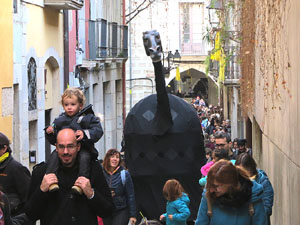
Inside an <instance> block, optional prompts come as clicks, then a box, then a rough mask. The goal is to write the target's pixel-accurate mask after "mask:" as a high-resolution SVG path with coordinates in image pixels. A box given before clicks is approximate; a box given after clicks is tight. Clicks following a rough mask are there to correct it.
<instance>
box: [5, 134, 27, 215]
mask: <svg viewBox="0 0 300 225" xmlns="http://www.w3.org/2000/svg"><path fill="white" fill-rule="evenodd" d="M9 143H10V141H9V139H8V138H7V136H6V135H5V134H3V133H2V132H0V186H1V187H2V189H1V190H2V191H3V192H4V193H5V194H6V196H7V197H8V200H9V204H10V210H11V212H10V213H11V215H12V216H17V215H19V214H21V213H23V212H24V205H25V202H26V196H27V191H28V189H29V184H30V179H31V175H30V172H29V170H28V169H27V168H26V167H25V166H23V165H22V164H21V163H19V162H18V161H16V160H15V159H14V158H13V157H12V150H11V148H10V146H9Z"/></svg>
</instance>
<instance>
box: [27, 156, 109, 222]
mask: <svg viewBox="0 0 300 225" xmlns="http://www.w3.org/2000/svg"><path fill="white" fill-rule="evenodd" d="M46 167H47V164H46V163H42V164H38V165H37V166H35V167H34V169H33V172H32V180H31V184H30V188H29V194H28V202H27V204H26V215H27V216H28V217H29V219H30V220H33V221H36V220H40V221H41V223H40V224H41V225H70V224H72V225H82V224H88V225H97V224H98V222H97V216H100V217H105V216H109V215H111V214H112V212H113V210H114V205H113V201H112V197H111V193H110V190H109V188H108V186H107V183H106V180H105V178H104V175H103V172H102V168H101V166H100V165H99V162H98V161H91V164H90V168H91V169H90V178H89V180H90V183H91V186H92V188H93V189H94V197H92V198H91V199H88V198H87V197H86V196H85V194H84V193H83V194H82V195H76V194H73V193H72V191H71V188H72V186H73V185H74V182H75V181H76V179H77V174H78V162H77V161H76V162H75V165H74V166H73V167H64V166H62V165H60V167H59V169H58V171H57V177H58V181H59V183H58V185H59V190H58V191H56V192H51V193H50V192H42V191H41V189H40V185H41V182H42V179H43V177H44V175H45V172H46Z"/></svg>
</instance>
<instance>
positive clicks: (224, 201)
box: [192, 97, 274, 225]
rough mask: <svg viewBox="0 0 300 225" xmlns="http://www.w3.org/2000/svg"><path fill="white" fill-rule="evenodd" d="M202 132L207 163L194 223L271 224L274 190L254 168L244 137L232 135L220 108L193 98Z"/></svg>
mask: <svg viewBox="0 0 300 225" xmlns="http://www.w3.org/2000/svg"><path fill="white" fill-rule="evenodd" d="M192 105H193V107H194V108H195V110H196V111H197V114H198V117H199V120H200V123H201V126H202V129H203V135H204V143H205V153H206V158H207V163H206V164H205V165H204V166H203V167H202V168H201V174H202V178H201V179H200V180H199V184H200V185H201V186H202V187H203V188H204V191H203V196H202V199H201V204H200V207H199V211H198V216H197V220H196V223H195V224H196V225H216V224H223V223H224V221H226V223H228V224H243V225H244V224H245V225H246V224H270V216H271V215H272V207H273V201H274V190H273V187H272V184H271V182H270V181H269V179H268V176H267V174H266V173H265V172H264V171H263V170H261V169H257V165H256V162H255V160H254V159H253V157H252V149H251V148H247V147H246V144H247V140H246V139H238V138H234V139H233V140H232V139H231V126H230V120H228V119H226V120H225V119H224V118H223V114H222V108H220V107H214V106H212V105H209V106H206V103H205V101H204V100H203V99H201V98H200V97H197V98H196V99H193V101H192Z"/></svg>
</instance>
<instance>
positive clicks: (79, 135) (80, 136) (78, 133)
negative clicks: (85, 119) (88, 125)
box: [75, 130, 84, 141]
mask: <svg viewBox="0 0 300 225" xmlns="http://www.w3.org/2000/svg"><path fill="white" fill-rule="evenodd" d="M75 135H76V141H81V140H82V139H83V137H84V133H83V132H82V130H76V132H75Z"/></svg>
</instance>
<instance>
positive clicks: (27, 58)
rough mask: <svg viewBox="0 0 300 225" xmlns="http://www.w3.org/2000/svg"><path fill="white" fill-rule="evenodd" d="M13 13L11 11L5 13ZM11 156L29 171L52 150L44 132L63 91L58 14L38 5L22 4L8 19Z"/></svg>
mask: <svg viewBox="0 0 300 225" xmlns="http://www.w3.org/2000/svg"><path fill="white" fill-rule="evenodd" d="M10 11H12V10H10ZM11 21H14V23H13V50H12V49H11V50H10V52H13V70H14V73H13V74H14V75H13V79H12V82H13V105H14V110H13V117H12V119H13V122H12V127H13V128H12V130H13V137H12V138H13V141H12V142H13V153H14V156H15V158H16V159H17V160H19V161H20V162H22V163H23V164H24V165H27V166H29V167H31V166H33V165H34V164H35V163H39V162H41V161H44V160H45V158H47V156H48V155H49V154H50V151H51V148H50V144H48V142H45V135H44V128H45V126H46V125H49V124H50V122H51V121H53V120H54V118H55V117H56V116H57V115H59V113H60V110H61V107H60V104H59V101H60V96H61V94H62V92H63V89H64V59H63V57H64V53H63V49H64V48H63V46H64V42H63V37H64V35H63V12H62V10H59V9H56V8H53V7H50V6H48V5H46V4H43V1H31V0H28V1H23V3H22V4H18V5H16V6H15V10H14V13H13V18H11Z"/></svg>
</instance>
